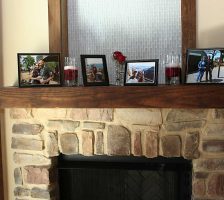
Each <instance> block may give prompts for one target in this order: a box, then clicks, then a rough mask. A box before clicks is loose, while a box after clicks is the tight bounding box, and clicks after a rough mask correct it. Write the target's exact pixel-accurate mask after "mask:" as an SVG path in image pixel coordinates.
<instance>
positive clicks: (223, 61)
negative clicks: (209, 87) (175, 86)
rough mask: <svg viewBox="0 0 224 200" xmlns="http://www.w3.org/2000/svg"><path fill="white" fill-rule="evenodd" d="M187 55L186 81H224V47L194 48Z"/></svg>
mask: <svg viewBox="0 0 224 200" xmlns="http://www.w3.org/2000/svg"><path fill="white" fill-rule="evenodd" d="M187 56H188V57H187V72H186V83H224V68H223V67H224V50H223V49H194V50H189V51H188V54H187Z"/></svg>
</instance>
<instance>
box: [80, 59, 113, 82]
mask: <svg viewBox="0 0 224 200" xmlns="http://www.w3.org/2000/svg"><path fill="white" fill-rule="evenodd" d="M80 57H81V65H82V76H83V84H84V86H108V85H109V78H108V72H107V62H106V56H105V55H81V56H80Z"/></svg>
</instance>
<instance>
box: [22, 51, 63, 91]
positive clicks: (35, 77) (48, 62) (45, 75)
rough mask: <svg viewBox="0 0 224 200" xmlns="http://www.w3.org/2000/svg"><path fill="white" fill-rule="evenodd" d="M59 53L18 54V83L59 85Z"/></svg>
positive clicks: (26, 84) (24, 84)
mask: <svg viewBox="0 0 224 200" xmlns="http://www.w3.org/2000/svg"><path fill="white" fill-rule="evenodd" d="M59 59H60V55H59V54H54V55H53V54H18V63H19V85H20V86H21V87H23V86H24V87H26V86H47V85H60V83H61V82H60V62H59Z"/></svg>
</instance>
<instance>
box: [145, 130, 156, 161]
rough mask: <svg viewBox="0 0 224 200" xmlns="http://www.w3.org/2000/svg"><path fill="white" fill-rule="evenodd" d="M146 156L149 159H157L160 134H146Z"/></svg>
mask: <svg viewBox="0 0 224 200" xmlns="http://www.w3.org/2000/svg"><path fill="white" fill-rule="evenodd" d="M144 138H145V139H144V145H145V147H144V155H145V156H146V157H148V158H155V157H157V156H158V149H159V148H158V145H159V141H158V133H156V132H146V133H145V134H144Z"/></svg>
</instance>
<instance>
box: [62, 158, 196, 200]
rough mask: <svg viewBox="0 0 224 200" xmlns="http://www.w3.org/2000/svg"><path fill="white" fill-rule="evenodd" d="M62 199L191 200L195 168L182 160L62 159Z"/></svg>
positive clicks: (189, 162) (187, 161)
mask: <svg viewBox="0 0 224 200" xmlns="http://www.w3.org/2000/svg"><path fill="white" fill-rule="evenodd" d="M58 166H59V186H60V199H66V200H89V199H92V200H95V199H96V200H105V199H107V200H148V199H150V200H179V199H181V200H190V199H191V191H192V187H191V186H192V183H191V182H192V177H191V174H192V164H191V161H189V160H186V159H183V158H164V157H157V158H153V159H148V158H145V157H132V156H129V157H123V156H122V157H118V156H113V157H110V156H93V157H86V156H79V155H75V156H66V155H62V154H61V155H60V156H59V163H58Z"/></svg>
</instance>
